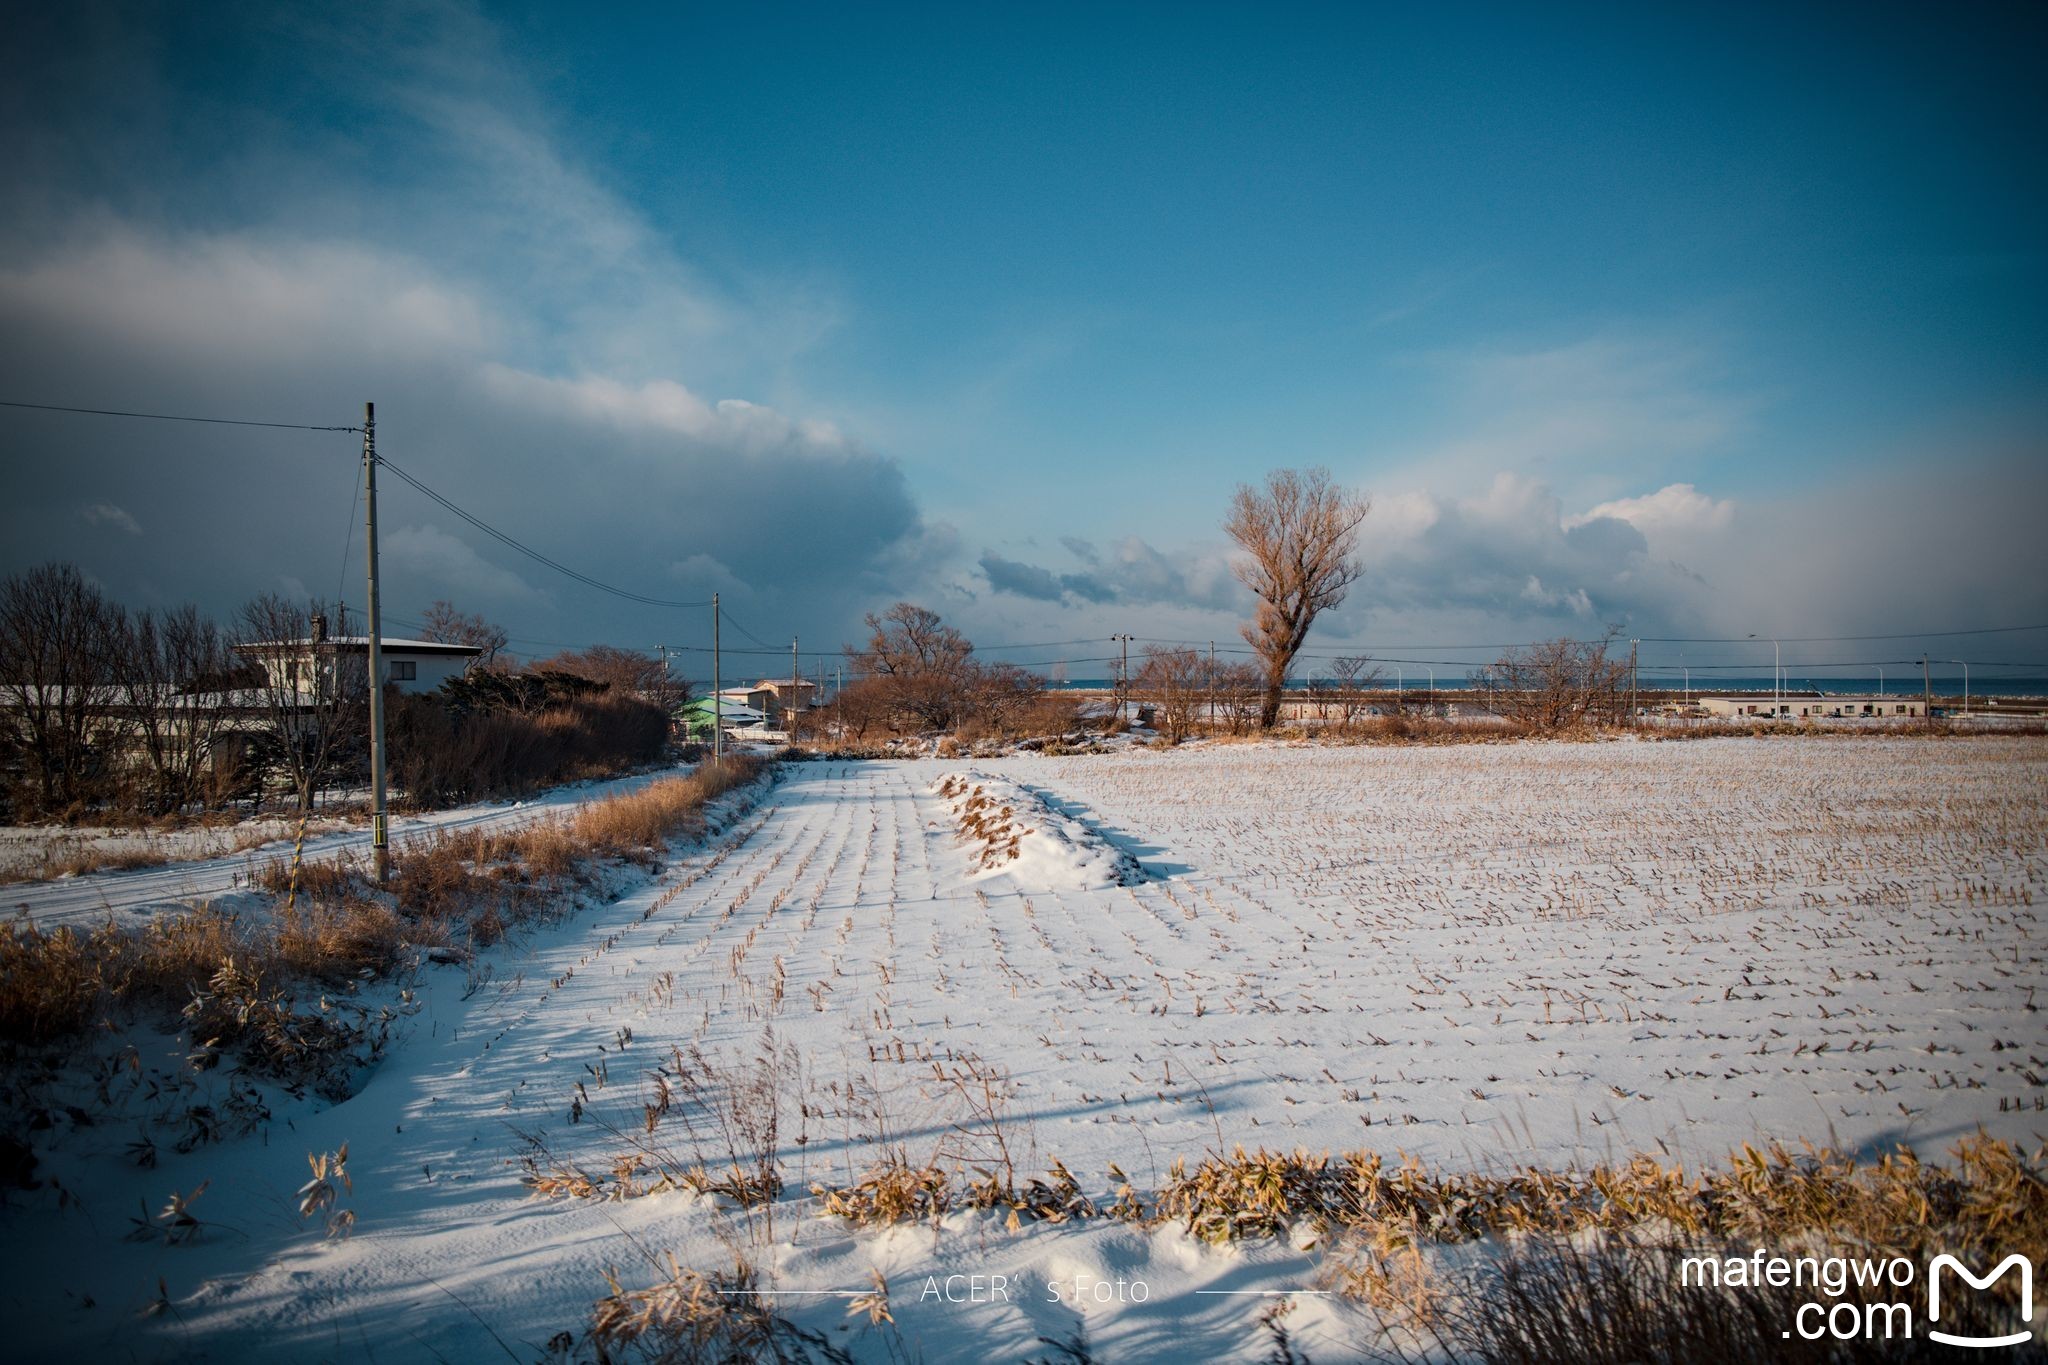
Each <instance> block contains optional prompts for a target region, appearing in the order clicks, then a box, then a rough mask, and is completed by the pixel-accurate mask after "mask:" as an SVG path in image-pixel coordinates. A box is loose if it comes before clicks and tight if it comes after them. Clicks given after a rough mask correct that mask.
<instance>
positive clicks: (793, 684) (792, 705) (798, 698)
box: [788, 635, 803, 744]
mask: <svg viewBox="0 0 2048 1365" xmlns="http://www.w3.org/2000/svg"><path fill="white" fill-rule="evenodd" d="M802 680H803V666H802V665H801V664H799V663H798V662H797V657H796V636H794V635H792V636H790V637H789V708H788V709H789V726H788V728H789V742H790V743H791V744H795V743H796V718H797V709H796V708H797V707H798V706H799V705H800V704H801V703H802V701H803V692H802V689H800V688H799V687H798V686H797V684H798V683H799V682H801V681H802Z"/></svg>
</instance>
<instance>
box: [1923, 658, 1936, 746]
mask: <svg viewBox="0 0 2048 1365" xmlns="http://www.w3.org/2000/svg"><path fill="white" fill-rule="evenodd" d="M1920 698H1921V700H1920V712H1921V715H1920V719H1921V720H1922V721H1924V722H1926V724H1927V726H1928V728H1929V729H1932V728H1933V726H1934V674H1933V672H1932V671H1931V670H1929V668H1928V667H1927V656H1926V655H1925V654H1922V655H1921V656H1920Z"/></svg>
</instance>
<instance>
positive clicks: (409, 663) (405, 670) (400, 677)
mask: <svg viewBox="0 0 2048 1365" xmlns="http://www.w3.org/2000/svg"><path fill="white" fill-rule="evenodd" d="M419 676H420V666H419V664H418V663H416V662H415V661H413V660H411V659H393V660H392V661H391V681H393V682H417V681H418V680H419Z"/></svg>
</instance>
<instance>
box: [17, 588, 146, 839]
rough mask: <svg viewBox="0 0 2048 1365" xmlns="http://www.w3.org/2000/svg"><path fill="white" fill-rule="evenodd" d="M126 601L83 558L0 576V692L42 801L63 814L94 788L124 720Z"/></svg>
mask: <svg viewBox="0 0 2048 1365" xmlns="http://www.w3.org/2000/svg"><path fill="white" fill-rule="evenodd" d="M125 634H126V618H125V615H124V613H123V612H122V610H121V608H120V607H119V606H117V605H115V604H114V603H112V602H109V601H108V600H107V599H106V596H105V595H104V594H103V593H101V591H100V590H99V588H98V587H96V586H95V585H94V584H93V583H92V582H91V581H90V580H88V579H87V578H86V577H85V575H84V574H82V573H80V572H79V571H78V569H77V567H76V566H75V565H71V564H45V565H43V566H41V567H40V568H35V569H31V570H29V571H28V572H27V573H24V574H17V575H15V576H13V577H11V578H9V579H8V580H7V581H6V582H5V583H0V697H4V699H5V701H6V709H7V716H6V717H5V718H0V719H5V720H11V722H12V724H11V727H10V728H12V729H13V730H14V731H15V737H16V741H17V743H18V744H19V747H20V751H21V755H22V759H23V766H24V768H25V770H26V772H25V776H26V777H27V778H28V780H29V782H30V784H31V786H32V792H31V793H30V795H31V796H32V798H33V800H34V801H35V803H36V804H37V805H38V806H39V807H40V809H41V810H42V811H43V812H44V813H45V814H55V813H58V812H61V811H63V810H65V809H66V808H68V807H70V806H73V805H75V804H78V803H80V802H83V801H85V800H87V799H89V798H90V797H91V796H92V794H93V793H92V791H91V790H90V789H91V786H92V784H93V779H94V778H95V777H96V776H97V775H98V773H99V770H100V769H101V768H102V767H103V766H104V764H105V761H106V756H107V751H108V750H109V749H110V748H113V747H116V745H117V743H118V741H119V739H120V736H119V734H118V733H116V732H117V731H118V729H119V728H120V724H121V722H120V721H119V719H118V718H117V717H116V715H115V707H114V703H115V702H116V701H117V700H118V688H119V682H120V676H119V655H120V649H121V644H122V637H123V636H124V635H125Z"/></svg>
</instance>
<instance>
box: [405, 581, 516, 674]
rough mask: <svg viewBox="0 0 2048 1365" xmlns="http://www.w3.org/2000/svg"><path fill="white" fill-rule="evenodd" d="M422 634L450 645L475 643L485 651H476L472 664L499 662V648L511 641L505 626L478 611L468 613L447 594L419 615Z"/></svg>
mask: <svg viewBox="0 0 2048 1365" xmlns="http://www.w3.org/2000/svg"><path fill="white" fill-rule="evenodd" d="M420 638H421V639H422V640H438V641H440V642H441V643H442V644H447V645H474V646H476V647H477V648H478V649H481V650H482V651H483V653H481V654H479V655H477V657H476V660H475V662H474V663H472V665H471V667H473V668H490V667H493V666H494V665H496V663H497V662H498V654H499V652H500V651H502V650H503V649H504V648H505V646H506V644H507V643H508V642H509V641H508V639H507V637H506V634H505V628H504V627H503V626H501V625H499V624H497V623H496V622H495V621H486V620H485V619H484V618H483V617H482V616H479V615H474V614H472V615H467V616H465V615H464V614H463V613H461V612H459V611H457V610H456V609H455V604H454V603H453V602H450V601H449V600H448V599H447V598H445V597H443V598H439V599H437V600H436V601H435V602H434V604H433V605H432V606H430V607H428V608H427V609H426V612H425V613H424V614H423V615H422V616H421V617H420Z"/></svg>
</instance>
